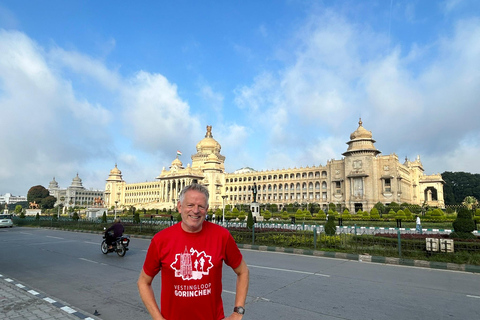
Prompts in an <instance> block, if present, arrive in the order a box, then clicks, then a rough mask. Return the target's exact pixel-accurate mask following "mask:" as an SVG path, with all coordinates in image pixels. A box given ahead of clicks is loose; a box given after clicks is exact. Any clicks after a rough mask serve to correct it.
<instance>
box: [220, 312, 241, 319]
mask: <svg viewBox="0 0 480 320" xmlns="http://www.w3.org/2000/svg"><path fill="white" fill-rule="evenodd" d="M242 318H243V314H240V313H236V312H233V313H232V314H231V315H229V316H228V317H226V318H225V319H224V320H241V319H242Z"/></svg>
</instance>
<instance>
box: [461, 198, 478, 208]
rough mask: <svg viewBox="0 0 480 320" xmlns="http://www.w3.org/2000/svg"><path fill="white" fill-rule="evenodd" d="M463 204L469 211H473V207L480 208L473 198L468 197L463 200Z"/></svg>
mask: <svg viewBox="0 0 480 320" xmlns="http://www.w3.org/2000/svg"><path fill="white" fill-rule="evenodd" d="M462 204H463V205H464V206H465V207H467V209H468V210H472V208H473V207H476V206H478V200H477V199H476V198H475V197H473V196H467V197H465V199H463V202H462Z"/></svg>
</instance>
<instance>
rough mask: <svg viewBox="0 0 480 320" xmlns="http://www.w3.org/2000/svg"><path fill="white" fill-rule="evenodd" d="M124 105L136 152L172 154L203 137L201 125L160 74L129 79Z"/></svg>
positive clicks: (126, 133)
mask: <svg viewBox="0 0 480 320" xmlns="http://www.w3.org/2000/svg"><path fill="white" fill-rule="evenodd" d="M122 104H123V107H124V111H123V115H122V116H123V118H122V121H123V122H124V125H125V128H126V130H125V135H127V136H131V138H132V140H133V143H134V147H136V148H140V149H142V150H147V151H149V152H155V151H153V150H159V151H165V152H172V154H173V152H175V151H176V150H177V149H187V148H188V147H191V143H192V141H195V140H196V139H198V137H199V136H201V132H202V130H201V129H200V127H201V126H200V122H199V120H198V119H197V118H196V117H195V116H192V115H191V114H190V107H189V106H188V104H187V103H186V102H184V101H183V100H182V99H181V98H180V97H179V96H178V93H177V87H176V85H174V84H171V83H169V82H168V80H167V79H166V78H165V77H164V76H162V75H160V74H150V73H148V72H145V71H141V72H139V73H138V74H137V75H136V76H135V77H134V78H132V79H130V80H129V86H128V89H126V90H125V92H123V99H122Z"/></svg>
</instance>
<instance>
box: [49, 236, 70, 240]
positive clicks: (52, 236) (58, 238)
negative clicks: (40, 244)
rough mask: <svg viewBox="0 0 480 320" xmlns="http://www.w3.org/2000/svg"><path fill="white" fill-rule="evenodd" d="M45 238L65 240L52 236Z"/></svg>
mask: <svg viewBox="0 0 480 320" xmlns="http://www.w3.org/2000/svg"><path fill="white" fill-rule="evenodd" d="M46 237H47V238H53V239H61V240H63V239H65V238H60V237H54V236H46Z"/></svg>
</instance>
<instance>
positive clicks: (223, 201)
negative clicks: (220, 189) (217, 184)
mask: <svg viewBox="0 0 480 320" xmlns="http://www.w3.org/2000/svg"><path fill="white" fill-rule="evenodd" d="M226 198H227V195H223V196H222V204H223V218H222V222H223V223H225V199H226Z"/></svg>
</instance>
